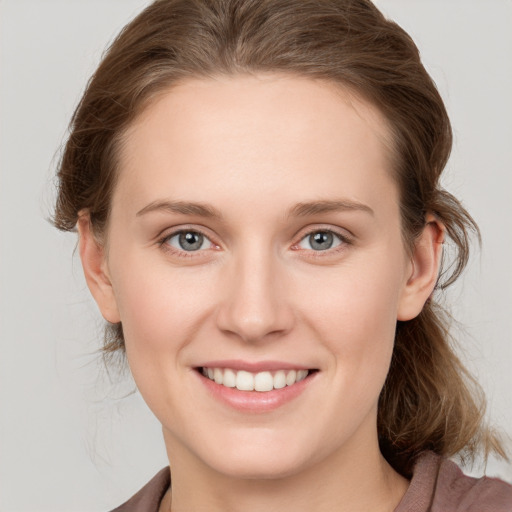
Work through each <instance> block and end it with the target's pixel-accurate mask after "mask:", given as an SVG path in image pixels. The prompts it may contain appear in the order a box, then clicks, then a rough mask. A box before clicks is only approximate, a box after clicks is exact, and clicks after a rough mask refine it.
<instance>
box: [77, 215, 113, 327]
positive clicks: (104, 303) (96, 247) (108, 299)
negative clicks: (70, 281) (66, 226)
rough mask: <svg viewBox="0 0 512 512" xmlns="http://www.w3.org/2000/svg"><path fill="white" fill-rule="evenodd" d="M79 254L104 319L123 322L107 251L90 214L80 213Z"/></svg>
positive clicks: (90, 288)
mask: <svg viewBox="0 0 512 512" xmlns="http://www.w3.org/2000/svg"><path fill="white" fill-rule="evenodd" d="M78 233H79V242H78V245H79V252H80V259H81V261H82V267H83V269H84V275H85V280H86V282H87V286H88V287H89V290H90V291H91V294H92V296H93V297H94V300H95V301H96V303H97V304H98V307H99V309H100V312H101V314H102V315H103V318H105V320H107V321H108V322H110V323H118V322H120V321H121V319H120V316H119V311H118V308H117V302H116V298H115V295H114V290H113V287H112V283H111V281H110V276H109V275H108V270H107V264H106V257H105V249H104V247H103V245H101V244H100V243H99V242H98V241H97V239H96V237H95V236H94V233H93V231H92V227H91V221H90V217H89V213H88V212H80V214H79V218H78Z"/></svg>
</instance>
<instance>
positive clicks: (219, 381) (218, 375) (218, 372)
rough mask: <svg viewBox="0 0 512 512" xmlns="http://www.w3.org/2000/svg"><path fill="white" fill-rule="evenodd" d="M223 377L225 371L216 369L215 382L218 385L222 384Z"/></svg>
mask: <svg viewBox="0 0 512 512" xmlns="http://www.w3.org/2000/svg"><path fill="white" fill-rule="evenodd" d="M223 377H224V373H223V371H222V370H221V369H220V368H215V369H214V370H213V380H214V381H215V382H216V383H217V384H222V381H223Z"/></svg>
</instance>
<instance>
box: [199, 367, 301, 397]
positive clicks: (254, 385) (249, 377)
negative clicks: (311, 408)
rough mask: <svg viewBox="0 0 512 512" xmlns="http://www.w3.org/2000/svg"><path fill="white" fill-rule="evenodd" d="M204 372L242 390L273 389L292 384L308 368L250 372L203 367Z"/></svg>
mask: <svg viewBox="0 0 512 512" xmlns="http://www.w3.org/2000/svg"><path fill="white" fill-rule="evenodd" d="M201 372H202V374H203V375H204V376H205V377H208V378H209V379H210V380H213V381H215V382H216V383H217V384H220V385H222V386H226V387H228V388H234V387H236V388H237V389H239V390H240V391H260V392H265V391H272V390H273V389H282V388H284V387H286V386H292V385H293V384H295V383H296V382H300V381H301V380H304V379H305V378H306V377H307V376H308V373H309V372H308V370H278V371H276V372H274V373H273V374H272V372H268V371H266V372H258V373H250V372H246V371H244V370H240V371H235V370H232V369H230V368H225V369H224V368H202V369H201Z"/></svg>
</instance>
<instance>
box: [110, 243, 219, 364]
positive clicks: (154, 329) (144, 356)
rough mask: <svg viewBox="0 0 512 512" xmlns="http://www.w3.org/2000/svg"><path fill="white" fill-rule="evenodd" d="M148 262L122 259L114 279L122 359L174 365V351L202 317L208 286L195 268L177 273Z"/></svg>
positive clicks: (208, 301)
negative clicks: (166, 358)
mask: <svg viewBox="0 0 512 512" xmlns="http://www.w3.org/2000/svg"><path fill="white" fill-rule="evenodd" d="M148 259H149V258H148V257H147V255H145V254H143V253H141V254H140V255H137V254H134V255H131V256H130V255H127V256H125V257H124V258H123V259H122V260H119V261H120V264H118V265H117V266H116V270H117V272H116V274H115V275H114V278H115V279H114V283H115V294H116V298H117V302H118V308H119V312H120V315H121V322H122V325H123V332H124V336H125V344H126V351H127V355H128V358H129V360H131V361H130V365H131V366H133V364H132V362H135V363H136V364H137V365H139V366H143V365H145V366H147V365H149V364H152V365H155V364H176V363H178V361H177V360H176V353H179V351H180V350H181V349H182V348H183V347H184V346H185V345H187V344H188V343H189V342H190V341H191V339H192V338H193V336H194V333H195V331H196V330H197V327H198V325H201V323H202V320H203V319H204V318H205V317H206V316H208V310H209V307H211V305H212V304H213V301H212V300H211V299H212V294H213V293H214V290H213V288H214V287H213V284H212V283H211V278H208V277H207V276H206V275H204V274H205V272H204V271H203V270H201V269H195V270H192V272H186V271H185V272H184V271H183V270H178V271H177V270H176V269H174V268H173V267H171V266H170V265H168V264H166V263H165V262H163V261H162V260H161V258H160V261H152V262H151V261H150V262H149V264H148ZM165 355H168V356H169V357H173V361H172V362H170V361H167V362H166V361H165Z"/></svg>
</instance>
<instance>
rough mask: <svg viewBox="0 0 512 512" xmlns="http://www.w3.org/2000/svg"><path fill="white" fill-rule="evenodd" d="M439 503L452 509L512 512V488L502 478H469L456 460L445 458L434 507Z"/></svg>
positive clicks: (440, 469) (442, 462)
mask: <svg viewBox="0 0 512 512" xmlns="http://www.w3.org/2000/svg"><path fill="white" fill-rule="evenodd" d="M436 501H439V503H440V505H442V506H444V507H445V508H447V507H448V510H450V508H449V507H452V508H453V510H457V511H458V510H460V511H466V510H467V511H473V510H475V511H476V510H486V511H488V512H510V511H511V510H512V486H511V485H509V484H507V483H505V482H503V481H502V480H499V479H498V478H489V477H486V476H484V477H481V478H473V477H470V476H467V475H465V474H464V473H462V471H461V470H460V468H459V467H458V466H457V465H456V464H454V463H453V462H452V461H450V460H447V459H441V461H440V464H439V475H438V477H437V486H436V493H435V495H434V503H433V504H436ZM455 507H457V508H455ZM482 507H485V508H482ZM435 510H436V509H435V508H434V507H433V512H435Z"/></svg>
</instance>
